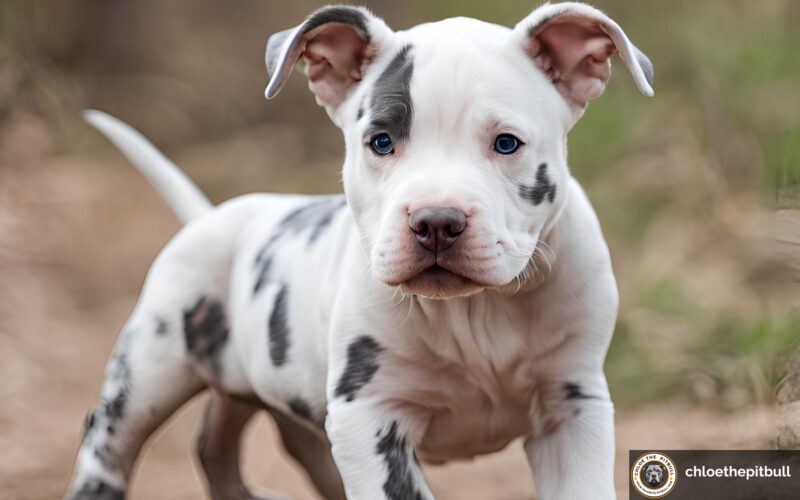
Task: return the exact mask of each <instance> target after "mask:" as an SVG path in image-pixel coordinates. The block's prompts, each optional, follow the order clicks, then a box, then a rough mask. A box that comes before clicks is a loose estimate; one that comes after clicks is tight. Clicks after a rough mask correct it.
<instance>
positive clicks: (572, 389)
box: [564, 382, 596, 399]
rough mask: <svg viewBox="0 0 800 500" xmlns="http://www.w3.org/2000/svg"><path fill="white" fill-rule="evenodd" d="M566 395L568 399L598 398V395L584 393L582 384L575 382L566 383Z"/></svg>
mask: <svg viewBox="0 0 800 500" xmlns="http://www.w3.org/2000/svg"><path fill="white" fill-rule="evenodd" d="M564 397H565V398H566V399H596V396H590V395H588V394H584V393H583V389H581V386H579V385H578V384H576V383H574V382H567V383H566V384H564Z"/></svg>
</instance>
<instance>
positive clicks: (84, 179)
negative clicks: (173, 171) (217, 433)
mask: <svg viewBox="0 0 800 500" xmlns="http://www.w3.org/2000/svg"><path fill="white" fill-rule="evenodd" d="M20 133H23V134H25V133H28V134H31V136H30V137H28V139H29V140H34V141H35V139H36V132H35V130H30V131H25V130H23V131H22V132H20ZM34 149H35V150H36V151H39V150H42V149H44V150H46V149H47V148H41V147H36V148H34ZM32 150H33V149H32ZM17 154H19V155H21V157H20V158H16V159H15V158H5V159H4V160H5V163H6V165H17V164H19V165H27V167H26V168H25V169H21V168H6V169H0V234H2V235H3V240H2V244H0V298H1V299H2V300H1V301H0V381H2V384H0V401H2V403H0V499H2V500H6V499H8V500H12V499H13V500H34V499H36V500H41V499H51V498H59V497H60V496H61V495H62V494H63V491H64V488H65V486H66V485H67V481H68V478H69V475H70V471H71V466H72V460H73V459H74V455H75V452H76V450H77V447H78V444H79V441H80V439H81V433H82V422H83V419H84V417H85V415H86V414H87V412H88V411H89V410H90V409H91V408H92V407H93V405H94V402H95V398H96V396H97V393H98V390H99V386H100V383H101V379H102V373H103V369H104V366H105V363H106V361H107V359H108V356H109V353H110V352H111V349H112V346H113V344H114V342H115V339H116V332H117V330H118V329H119V328H120V326H121V325H122V323H123V321H124V320H125V318H126V316H127V314H128V313H129V312H130V310H131V308H132V306H133V303H134V301H135V298H136V291H137V290H138V288H139V286H140V285H141V282H142V280H143V278H144V274H145V272H146V269H147V267H148V265H149V262H150V261H151V260H152V258H153V257H154V256H155V255H156V253H157V251H158V249H159V248H160V247H161V246H162V245H163V244H164V243H165V242H166V241H167V240H168V238H169V236H170V235H171V234H172V233H173V232H174V231H175V230H176V229H177V227H178V224H177V222H176V221H175V219H174V217H173V216H172V215H171V214H170V213H169V211H168V209H167V208H166V206H165V205H164V203H163V202H162V201H160V199H159V198H158V197H157V195H156V194H155V192H154V191H153V190H152V189H151V188H150V187H149V186H148V185H147V184H146V183H145V182H144V181H143V180H142V179H140V178H139V177H138V175H137V174H136V173H135V172H134V171H133V169H132V168H130V167H128V166H127V165H125V163H124V162H123V161H122V160H121V159H120V158H118V157H116V156H114V157H109V158H102V159H98V157H97V155H95V157H94V159H93V160H92V159H89V158H86V157H81V158H57V159H53V158H40V157H38V156H36V154H38V153H36V154H34V153H31V154H33V155H34V156H33V157H25V155H27V154H28V153H26V152H25V151H21V152H18V153H17ZM106 160H108V161H106ZM87 163H88V164H89V165H88V167H87ZM612 391H613V388H612ZM202 399H203V397H202V396H201V397H198V398H197V399H196V400H194V401H193V402H191V403H190V404H189V405H187V407H186V408H184V409H183V410H182V411H181V412H180V413H179V414H178V415H177V416H176V417H175V418H173V419H172V420H171V421H170V422H169V423H168V424H167V425H166V426H165V428H164V429H162V430H161V431H160V432H159V433H157V435H156V437H155V438H154V439H153V440H152V441H151V443H150V444H149V445H148V446H147V447H146V449H145V451H144V453H143V459H142V460H141V462H140V465H139V468H138V472H137V473H136V476H135V479H134V481H133V485H132V487H131V489H130V492H131V495H130V498H133V499H157V498H165V499H190V498H202V497H203V491H204V490H203V487H202V482H201V481H202V480H201V477H200V475H199V469H198V465H197V462H196V460H195V459H194V457H193V451H192V450H193V447H194V440H195V436H196V434H197V431H198V429H199V423H200V413H201V410H202V407H203V401H202ZM773 419H774V415H773V412H772V411H771V410H770V409H768V408H751V409H749V410H747V411H741V412H737V413H733V414H718V413H713V412H711V411H709V410H703V409H698V408H690V407H687V406H685V405H681V404H677V403H669V404H667V403H663V404H659V405H655V406H650V407H647V408H645V409H639V410H636V411H627V410H619V411H618V413H617V469H616V480H617V486H618V490H619V495H620V498H627V479H626V478H627V470H626V469H627V452H628V449H631V448H633V449H641V448H656V449H672V448H717V449H719V448H746V447H752V448H764V447H771V446H772V440H773V439H774V422H773ZM245 469H246V474H245V475H246V478H247V480H248V481H249V483H250V484H252V485H253V487H254V489H256V490H259V491H263V490H266V489H272V490H277V491H282V492H285V493H287V494H289V495H291V497H292V498H295V499H313V498H317V497H316V496H315V494H314V493H313V492H312V491H311V489H310V488H309V485H308V482H307V480H306V478H305V476H304V474H303V472H302V471H301V470H300V469H299V468H298V467H297V466H296V465H295V464H294V463H292V462H291V461H290V459H288V458H287V456H286V454H285V453H284V452H283V451H282V450H281V449H280V448H279V446H278V444H277V443H276V436H275V432H274V428H273V426H272V423H271V422H270V421H268V419H267V418H266V417H265V416H262V417H259V418H258V419H257V420H256V421H255V422H254V423H253V424H252V425H251V427H250V428H249V431H248V435H247V437H246V445H245ZM427 474H428V477H429V478H430V482H431V485H432V488H433V490H434V491H435V492H436V493H437V498H440V499H443V500H456V499H458V500H470V499H482V500H483V499H494V500H523V499H526V500H527V499H532V498H535V494H534V485H533V483H532V481H531V479H530V478H529V474H528V469H527V465H526V463H525V460H524V457H523V454H522V448H521V445H520V443H514V444H513V445H512V446H510V447H509V448H508V449H507V450H505V451H503V452H502V453H498V454H496V455H494V456H490V457H487V458H482V459H479V460H476V461H475V462H471V463H459V464H453V465H448V466H444V467H432V468H429V469H428V470H427Z"/></svg>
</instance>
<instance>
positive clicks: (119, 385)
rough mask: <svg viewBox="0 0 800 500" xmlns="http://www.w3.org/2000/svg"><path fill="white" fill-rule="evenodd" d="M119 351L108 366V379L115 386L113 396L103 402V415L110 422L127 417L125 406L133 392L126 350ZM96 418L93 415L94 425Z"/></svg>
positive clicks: (106, 397) (105, 397) (107, 397)
mask: <svg viewBox="0 0 800 500" xmlns="http://www.w3.org/2000/svg"><path fill="white" fill-rule="evenodd" d="M121 349H122V347H120V350H118V351H117V353H116V354H115V355H114V357H113V358H112V360H111V363H110V364H109V365H108V374H107V379H108V381H109V383H113V385H114V386H115V392H114V395H113V396H110V397H109V396H108V395H105V396H104V397H103V399H102V400H101V407H102V408H103V415H104V416H105V417H106V418H107V419H108V420H110V421H116V420H120V419H121V418H122V417H123V416H124V415H125V406H126V404H127V402H128V397H129V395H130V391H131V369H130V365H129V364H128V356H127V354H126V353H125V351H124V350H121ZM95 418H96V416H95V415H94V414H93V415H92V424H93V425H94V419H95Z"/></svg>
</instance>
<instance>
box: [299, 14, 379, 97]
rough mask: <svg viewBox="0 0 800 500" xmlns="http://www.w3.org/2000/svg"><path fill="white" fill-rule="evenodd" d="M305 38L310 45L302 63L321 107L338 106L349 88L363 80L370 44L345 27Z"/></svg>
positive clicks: (332, 26)
mask: <svg viewBox="0 0 800 500" xmlns="http://www.w3.org/2000/svg"><path fill="white" fill-rule="evenodd" d="M306 36H307V38H308V42H307V43H306V47H305V50H304V51H303V59H304V60H305V62H306V73H307V74H308V78H309V80H310V81H309V86H310V87H311V90H312V91H313V92H314V93H315V94H316V95H317V98H318V99H319V100H320V102H321V103H323V104H325V105H329V106H335V105H338V104H340V103H341V102H342V101H343V100H344V99H345V97H346V96H347V92H348V91H349V90H350V88H351V87H352V86H353V85H354V84H355V83H356V82H358V81H359V80H361V64H362V62H363V59H364V51H365V49H366V47H367V42H366V40H364V38H362V37H361V35H359V34H358V33H357V32H356V31H355V30H354V29H353V28H352V27H350V26H347V25H345V24H327V25H325V26H321V27H320V28H318V29H316V30H313V31H311V32H309V33H308V35H306Z"/></svg>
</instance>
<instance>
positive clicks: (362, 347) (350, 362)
mask: <svg viewBox="0 0 800 500" xmlns="http://www.w3.org/2000/svg"><path fill="white" fill-rule="evenodd" d="M381 351H383V348H382V347H381V346H380V345H379V344H378V343H377V342H376V341H375V339H373V338H372V337H369V336H367V335H362V336H361V337H358V338H357V339H355V340H354V341H353V342H351V343H350V345H349V346H347V363H346V365H345V368H344V372H343V373H342V377H341V378H340V379H339V383H338V384H337V385H336V390H335V395H336V396H337V397H340V396H344V398H345V401H353V400H354V399H355V398H356V396H357V395H358V392H359V391H360V390H361V388H362V387H364V386H365V385H367V384H368V383H370V381H371V380H372V377H374V376H375V372H377V371H378V355H379V354H380V353H381Z"/></svg>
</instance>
